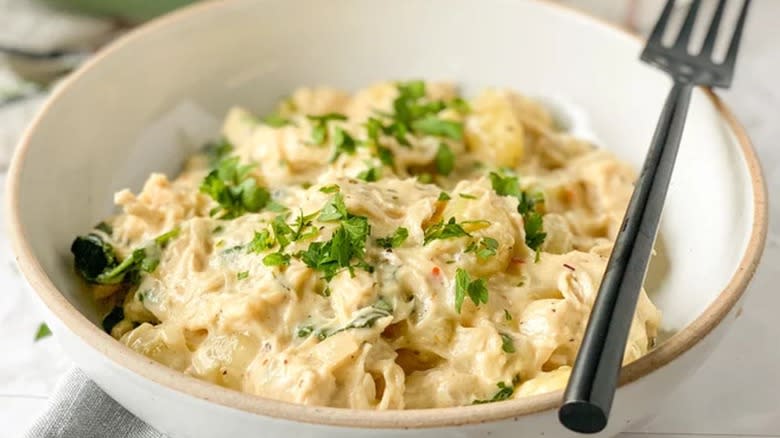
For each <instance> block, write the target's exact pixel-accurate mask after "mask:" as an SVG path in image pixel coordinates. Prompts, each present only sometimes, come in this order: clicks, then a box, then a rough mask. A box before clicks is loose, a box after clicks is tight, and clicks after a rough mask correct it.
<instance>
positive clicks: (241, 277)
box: [236, 271, 249, 280]
mask: <svg viewBox="0 0 780 438" xmlns="http://www.w3.org/2000/svg"><path fill="white" fill-rule="evenodd" d="M247 277H249V271H241V272H239V273H238V274H236V278H238V279H239V280H244V279H246V278H247Z"/></svg>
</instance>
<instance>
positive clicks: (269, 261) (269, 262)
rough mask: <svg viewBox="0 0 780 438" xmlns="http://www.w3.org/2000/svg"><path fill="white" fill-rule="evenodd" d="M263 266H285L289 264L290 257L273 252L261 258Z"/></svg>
mask: <svg viewBox="0 0 780 438" xmlns="http://www.w3.org/2000/svg"><path fill="white" fill-rule="evenodd" d="M263 264H264V265H266V266H287V265H289V264H290V255H289V254H284V253H281V252H275V253H271V254H268V255H267V256H265V257H263Z"/></svg>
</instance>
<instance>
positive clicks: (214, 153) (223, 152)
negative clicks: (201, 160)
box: [203, 138, 233, 167]
mask: <svg viewBox="0 0 780 438" xmlns="http://www.w3.org/2000/svg"><path fill="white" fill-rule="evenodd" d="M231 152H233V145H232V144H230V142H229V141H228V140H227V139H225V138H221V139H219V140H217V141H214V142H209V143H206V145H205V146H204V147H203V153H204V154H205V155H206V158H208V160H209V164H210V165H211V166H212V167H213V166H216V165H217V163H219V162H220V161H221V160H222V159H223V158H226V157H227V156H228V155H230V153H231Z"/></svg>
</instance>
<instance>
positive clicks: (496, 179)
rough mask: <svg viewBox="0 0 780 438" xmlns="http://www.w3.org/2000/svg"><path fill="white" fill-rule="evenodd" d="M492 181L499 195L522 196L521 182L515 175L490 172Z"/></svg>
mask: <svg viewBox="0 0 780 438" xmlns="http://www.w3.org/2000/svg"><path fill="white" fill-rule="evenodd" d="M489 177H490V183H491V185H492V186H493V191H495V192H496V193H497V194H498V195H499V196H520V183H519V182H518V180H517V178H516V177H514V176H511V175H510V176H503V175H500V174H498V173H496V172H490V175H489Z"/></svg>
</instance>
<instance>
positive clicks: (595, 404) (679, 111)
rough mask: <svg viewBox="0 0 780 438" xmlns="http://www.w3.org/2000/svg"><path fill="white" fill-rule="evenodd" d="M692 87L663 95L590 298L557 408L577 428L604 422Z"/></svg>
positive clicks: (679, 85) (677, 86)
mask: <svg viewBox="0 0 780 438" xmlns="http://www.w3.org/2000/svg"><path fill="white" fill-rule="evenodd" d="M692 87H693V86H692V85H691V84H690V83H683V82H680V81H675V83H674V86H673V87H672V89H671V91H670V92H669V96H668V97H667V98H666V103H665V104H664V107H663V111H662V112H661V117H660V119H659V120H658V125H657V126H656V129H655V134H654V136H653V141H652V143H651V144H650V149H649V150H648V152H647V157H646V158H645V163H644V166H643V167H642V172H641V174H640V175H639V179H637V182H636V185H635V188H634V193H633V195H632V196H631V201H630V202H629V204H628V209H627V211H626V215H625V217H624V219H623V225H622V226H621V228H620V232H619V233H618V235H617V239H616V241H615V246H614V247H613V249H612V255H611V256H610V258H609V262H608V263H607V268H606V271H605V273H604V278H603V280H602V282H601V286H600V287H599V293H598V296H597V297H596V300H595V303H594V304H593V309H592V310H591V314H590V319H589V320H588V326H587V328H586V330H585V334H584V337H583V340H582V345H581V346H580V350H579V353H578V354H577V359H576V361H575V362H574V369H573V370H572V373H571V377H570V379H569V383H568V386H567V387H566V392H565V393H564V402H563V405H562V406H561V408H560V410H559V411H558V417H559V419H560V421H561V423H562V424H563V425H564V426H566V427H567V428H569V429H571V430H573V431H575V432H582V433H595V432H599V431H601V430H602V429H604V427H606V425H607V419H608V418H609V411H610V408H611V407H612V399H613V398H614V395H615V390H616V387H617V382H618V377H619V374H620V368H621V365H622V363H623V355H624V352H625V349H626V341H627V339H628V332H629V329H630V328H631V322H632V320H633V317H634V313H635V311H636V303H637V299H638V298H639V292H640V290H641V288H642V284H643V283H644V280H645V275H646V273H647V265H648V262H649V260H650V254H651V252H652V250H653V244H654V242H655V237H656V233H657V232H658V223H659V221H660V219H661V211H662V210H663V206H664V199H665V198H666V192H667V189H668V188H669V181H670V179H671V177H672V169H673V168H674V161H675V158H676V157H677V151H678V149H679V146H680V138H681V137H682V133H683V125H684V124H685V116H686V114H687V112H688V105H689V103H690V100H691V90H692Z"/></svg>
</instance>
